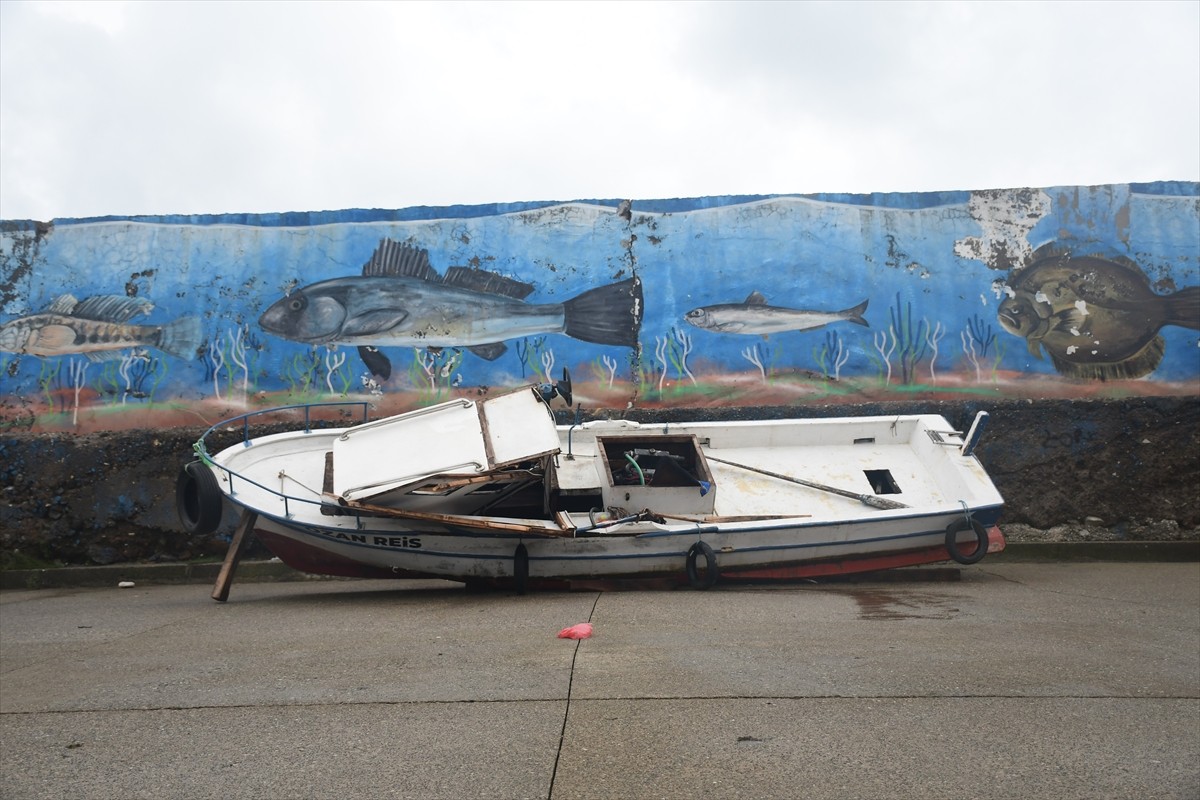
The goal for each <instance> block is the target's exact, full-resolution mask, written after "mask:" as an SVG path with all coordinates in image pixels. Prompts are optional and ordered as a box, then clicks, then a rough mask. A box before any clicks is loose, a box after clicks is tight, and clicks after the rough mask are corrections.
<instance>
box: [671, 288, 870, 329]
mask: <svg viewBox="0 0 1200 800" xmlns="http://www.w3.org/2000/svg"><path fill="white" fill-rule="evenodd" d="M868 302H869V301H868V300H863V301H862V302H861V303H859V304H858V305H856V306H854V307H853V308H847V309H845V310H843V311H805V310H802V309H797V308H782V307H780V306H771V305H767V298H766V297H764V296H763V295H762V294H761V293H759V292H751V293H750V296H749V297H747V298H746V300H745V302H742V303H722V304H720V305H714V306H701V307H700V308H693V309H692V310H691V311H689V312H687V314H685V315H684V320H686V321H687V322H688V323H689V324H691V325H695V326H696V327H697V328H703V329H704V330H706V331H715V332H716V333H741V334H749V335H759V336H768V335H770V334H772V333H782V332H784V331H810V330H813V329H815V328H822V327H824V326H826V325H831V324H833V323H835V322H853V323H854V324H855V325H865V326H867V327H870V325H869V324H868V323H867V321H866V319H864V318H863V314H864V313H866V311H867V303H868Z"/></svg>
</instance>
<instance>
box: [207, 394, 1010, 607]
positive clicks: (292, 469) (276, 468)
mask: <svg viewBox="0 0 1200 800" xmlns="http://www.w3.org/2000/svg"><path fill="white" fill-rule="evenodd" d="M444 405H445V408H443V407H437V408H434V409H432V411H429V410H426V411H422V412H418V415H417V416H418V417H419V416H420V415H421V414H425V415H427V416H426V417H423V418H420V419H419V424H420V425H421V426H422V432H423V434H424V435H425V438H426V442H425V444H424V448H425V449H429V448H430V444H429V442H430V441H436V438H434V439H430V437H429V429H430V427H431V426H436V423H437V421H438V417H437V415H438V414H439V413H442V412H441V411H439V410H438V409H439V408H441V409H442V410H443V411H449V412H450V413H453V414H455V415H457V416H456V421H455V423H454V425H455V426H456V428H455V429H456V430H457V429H459V428H461V427H462V419H463V414H465V413H468V412H466V411H464V409H470V408H471V404H470V403H469V402H467V401H459V402H458V403H457V404H444ZM451 405H453V408H450V406H451ZM469 413H471V414H473V413H474V411H470V412H469ZM481 416H482V415H481ZM494 416H495V415H494ZM526 421H528V420H526ZM533 422H534V423H535V424H539V425H540V424H542V423H541V422H539V421H537V420H533ZM414 424H417V422H416V418H413V419H410V415H402V416H401V417H398V418H393V420H392V421H389V420H383V421H381V423H372V424H371V425H372V426H379V425H382V427H377V428H376V429H373V430H372V431H371V432H370V433H369V436H370V437H374V438H368V437H365V436H362V435H361V434H360V433H358V432H357V431H358V430H360V429H358V428H337V429H325V430H309V429H307V425H306V430H303V431H293V432H288V433H283V434H274V435H270V436H264V437H261V438H257V439H249V438H247V440H246V441H245V442H243V443H241V444H237V445H234V446H233V447H229V448H226V449H225V450H222V451H221V452H219V453H217V454H216V455H215V456H211V457H210V458H209V459H208V460H207V461H206V464H207V465H208V468H209V469H211V470H212V472H213V474H214V476H215V477H216V480H217V484H218V485H219V487H220V491H221V493H222V494H223V495H224V497H225V498H226V499H227V500H228V501H231V502H232V503H234V504H236V505H238V506H240V507H242V508H244V509H245V510H246V511H248V512H252V513H253V514H255V515H256V520H255V523H254V531H255V532H256V533H257V534H258V536H259V537H260V538H261V539H262V541H263V542H264V543H265V544H266V545H267V546H268V547H269V548H270V549H271V550H272V551H273V552H274V553H275V554H276V555H278V556H279V557H280V558H281V559H282V560H283V561H285V562H286V563H288V564H290V565H292V566H293V567H296V568H297V569H301V570H304V571H309V572H317V573H325V574H334V575H350V576H364V577H380V576H385V575H391V576H396V577H435V578H447V579H452V580H461V581H468V582H475V581H478V582H506V581H514V580H515V581H517V582H518V583H522V584H523V583H524V582H525V581H531V582H538V581H556V580H557V581H585V580H591V579H615V578H651V577H676V578H682V577H683V576H685V575H689V576H690V577H691V578H692V580H693V582H695V573H696V570H697V565H699V566H701V567H704V568H705V570H707V571H711V572H712V573H713V574H715V573H716V572H719V573H720V574H722V575H746V576H753V575H756V574H761V575H765V574H777V575H778V574H788V575H794V576H801V575H817V574H830V573H839V572H853V571H861V570H864V569H880V568H883V567H888V566H898V565H903V564H916V563H930V562H936V561H944V560H947V559H949V558H951V557H952V556H953V557H955V558H957V559H958V560H962V559H961V558H958V555H957V553H958V552H959V551H961V552H966V553H967V554H968V555H970V556H972V558H971V559H970V560H971V561H974V560H978V558H980V557H982V555H983V552H979V551H976V547H979V548H987V550H988V551H991V552H994V551H996V550H999V549H1002V548H1003V538H1002V537H1001V536H1000V534H999V531H998V530H997V529H995V527H994V526H995V523H996V521H997V518H998V516H999V512H1000V508H1001V505H1002V502H1003V501H1002V500H1001V498H1000V495H999V494H998V493H997V492H996V490H995V487H994V486H993V485H992V483H991V481H990V479H989V478H988V476H987V474H986V472H985V471H984V470H983V468H982V466H981V465H980V464H979V462H978V460H977V459H976V458H975V457H974V456H973V455H970V454H966V455H964V454H963V451H965V450H968V448H966V447H964V443H963V437H962V436H961V434H958V433H956V432H953V431H950V426H949V424H948V423H947V422H946V421H945V420H944V419H942V418H941V417H938V416H934V415H911V416H903V417H901V416H894V417H864V418H850V419H823V420H821V419H816V420H784V421H764V422H731V423H689V424H669V425H661V424H660V425H645V426H641V425H638V424H637V423H631V422H626V421H614V422H608V421H604V422H595V423H589V424H585V425H582V426H570V427H568V426H561V427H559V428H557V438H558V445H559V447H558V450H559V452H558V453H557V454H554V453H553V452H551V453H550V454H548V455H547V447H548V445H547V440H546V436H547V434H545V432H542V433H541V435H540V439H539V440H538V441H537V443H536V444H531V445H530V446H531V447H534V448H535V450H536V453H537V454H538V457H539V458H541V459H544V460H543V461H542V462H541V463H543V464H545V471H546V475H545V476H544V477H543V476H540V475H539V478H540V479H541V484H540V488H538V487H535V489H536V491H538V492H541V491H543V490H544V489H546V488H547V487H550V488H551V489H552V491H547V492H546V498H547V499H546V505H547V506H549V507H547V508H544V509H543V510H542V511H543V513H541V514H538V515H529V516H528V517H520V516H514V515H507V516H505V515H499V516H486V515H484V514H481V513H474V514H472V513H467V512H464V511H463V510H462V507H463V504H467V503H471V502H474V503H475V504H476V505H478V504H479V502H480V501H479V500H478V499H477V497H478V496H476V495H473V494H472V493H473V492H478V491H480V489H479V488H478V486H479V482H480V481H486V480H487V479H488V478H489V477H494V476H495V475H496V474H497V470H494V469H490V467H489V466H488V465H483V466H481V465H480V464H479V463H477V462H479V461H484V460H486V459H485V458H484V457H483V456H482V455H472V456H471V457H470V459H469V460H470V461H471V463H473V464H474V465H475V466H476V467H479V470H478V472H477V473H472V474H471V475H467V476H466V478H465V479H463V480H461V482H462V483H463V484H471V486H467V487H466V488H464V489H462V490H461V491H458V490H454V489H453V487H451V488H449V489H446V488H445V486H448V485H449V484H446V483H444V482H443V483H437V480H442V479H443V478H444V473H438V472H437V471H436V470H435V471H431V472H430V474H431V475H439V474H440V475H442V477H441V478H438V479H437V480H435V479H434V478H430V477H429V476H426V478H425V479H422V480H425V481H428V482H426V483H424V484H423V483H422V481H416V482H413V481H411V480H408V479H407V478H405V479H404V480H400V479H396V478H395V476H394V475H391V476H390V477H388V475H390V473H388V469H389V465H392V464H394V463H396V462H404V463H403V464H402V466H401V467H398V468H397V469H400V471H401V472H403V473H405V474H406V475H407V474H408V473H410V472H411V471H412V469H413V467H412V463H413V462H414V459H416V460H417V461H420V459H421V458H422V454H421V453H415V454H414V453H412V452H404V448H403V443H404V441H405V439H404V438H403V435H404V427H403V426H405V425H414ZM503 424H506V423H504V422H503V421H502V420H501V419H499V418H498V419H496V420H494V421H493V422H492V425H493V426H494V427H495V428H500V426H501V425H503ZM388 426H391V428H390V429H389V428H388ZM550 426H551V428H550V431H551V432H550V434H549V436H550V437H551V439H553V437H554V436H555V430H554V428H553V424H552V423H550ZM367 427H370V426H364V428H363V430H365V429H366V428H367ZM487 427H488V426H487V425H485V426H484V432H485V434H486V433H488V431H487ZM493 435H494V436H495V438H497V439H499V438H501V436H502V435H503V432H502V431H501V433H500V434H493ZM533 438H535V439H536V438H538V437H533ZM635 439H636V440H637V441H638V442H639V443H643V442H649V443H651V444H653V443H655V442H657V441H659V440H661V441H664V442H665V441H668V440H671V441H674V440H687V441H694V442H695V447H696V448H697V449H698V450H700V451H702V452H703V455H698V456H696V458H697V459H699V460H700V461H702V462H704V463H703V465H702V466H701V465H693V469H694V470H696V471H699V470H701V469H702V470H703V473H704V477H705V478H706V480H705V481H704V482H703V483H704V485H705V487H706V488H705V489H703V490H701V489H697V488H696V487H695V486H686V487H685V486H672V487H670V488H668V489H665V490H659V489H653V488H651V487H650V486H647V485H645V483H646V482H645V480H644V479H643V481H642V484H643V485H637V483H636V481H635V482H634V485H632V486H624V485H616V486H614V485H605V480H608V484H612V483H613V481H612V476H611V475H609V474H608V473H607V472H606V471H605V469H606V461H605V457H606V456H605V452H606V451H605V445H604V444H603V443H604V442H608V444H607V447H608V448H609V450H612V449H613V448H614V447H617V448H620V447H624V446H626V445H627V443H630V442H634V440H635ZM347 441H351V445H352V446H353V448H354V449H353V451H351V450H349V449H344V450H342V451H341V452H343V453H348V452H353V453H354V457H355V459H356V460H355V464H356V470H357V473H356V475H357V476H359V477H356V478H355V479H356V480H359V481H360V482H361V480H362V478H361V476H364V475H366V476H370V475H373V474H376V473H378V474H380V475H383V476H384V477H383V478H381V479H380V480H379V481H378V484H379V486H382V487H383V488H382V489H379V490H378V491H380V492H382V494H381V495H379V497H381V498H382V499H379V500H378V501H377V502H379V503H382V504H385V505H386V504H388V503H392V504H393V505H395V506H397V507H401V508H404V509H407V511H405V512H401V513H415V515H416V516H418V517H421V518H415V519H414V518H409V517H405V516H390V515H387V514H386V513H384V515H382V516H381V515H380V514H381V513H383V512H386V511H387V508H384V507H383V506H373V505H366V504H359V505H355V504H354V503H353V502H347V501H346V500H345V499H344V498H345V497H348V496H350V495H351V494H352V491H356V490H346V491H345V492H344V493H341V492H339V493H335V494H333V495H331V493H330V491H329V490H330V487H331V486H334V485H337V479H336V478H335V477H334V473H335V472H336V470H335V468H334V467H333V466H327V465H331V464H333V463H334V462H336V459H337V454H338V453H339V449H338V448H339V446H341V447H344V448H349V447H350V446H351V445H344V444H339V443H344V442H347ZM372 441H378V442H380V443H381V447H380V449H379V451H378V452H374V451H373V450H372V449H371V448H372ZM506 446H507V447H509V448H510V449H511V448H512V444H511V437H510V440H509V443H508V444H506ZM628 446H629V447H632V445H628ZM550 449H551V450H552V449H553V448H552V447H551V448H550ZM449 450H453V453H452V454H451V455H447V456H446V457H447V458H449V459H450V460H451V461H453V462H454V463H456V464H458V463H460V462H462V461H463V458H464V457H463V456H462V455H461V451H462V447H458V448H449ZM488 453H489V454H491V453H492V450H491V449H489V450H488ZM490 457H491V456H490V455H489V456H488V458H490ZM626 457H627V458H629V456H628V455H626ZM343 458H345V456H343ZM432 458H433V459H434V460H435V461H436V455H435V456H432ZM616 460H619V459H616ZM364 461H367V462H371V463H378V465H379V468H378V470H364V469H363V468H362V467H363V462H364ZM519 461H520V453H515V454H514V458H513V459H510V460H509V462H508V463H509V464H510V465H511V464H514V463H518V462H519ZM457 469H458V470H459V471H460V473H461V471H462V469H463V468H462V467H458V468H457ZM348 474H349V473H348ZM475 474H477V475H478V476H480V477H473V475H475ZM551 474H552V475H553V478H552V479H551V477H550V475H551ZM507 475H508V476H509V477H510V478H511V477H512V476H513V473H507ZM800 475H803V476H804V477H803V478H800V477H798V476H800ZM789 476H793V477H794V479H791V478H789ZM410 477H411V476H410ZM517 477H521V478H523V477H524V475H523V472H521V470H518V471H517ZM457 478H459V479H462V478H463V476H462V475H461V474H458V475H457ZM805 479H807V480H808V481H812V483H805ZM345 480H347V478H345V477H343V481H345ZM405 480H408V483H405ZM797 482H800V483H805V485H798V483H797ZM397 486H399V487H401V488H400V489H396V487H397ZM709 486H711V488H707V487H709ZM414 487H416V488H417V490H413V489H414ZM832 487H838V488H832ZM368 488H369V489H370V490H371V491H376V489H375V488H374V484H372V485H371V486H370V487H368ZM504 488H505V487H504V486H499V487H498V488H497V487H493V490H495V491H499V490H502V489H504ZM388 492H390V493H391V494H388ZM601 492H603V493H604V494H603V501H602V500H601V494H600V493H601ZM639 492H641V494H639ZM655 492H659V494H657V495H656V494H655ZM710 492H711V493H710ZM331 496H332V497H334V498H336V499H337V501H338V502H340V503H341V505H340V506H339V505H337V504H336V503H331ZM473 496H474V497H476V499H475V500H472V499H471V498H472V497H473ZM552 496H553V497H552ZM539 497H540V496H539ZM647 497H649V498H650V499H649V501H648V502H650V503H651V504H653V505H658V504H659V503H660V502H661V503H662V504H663V506H664V508H665V507H671V508H672V509H673V513H667V512H665V511H664V512H663V513H662V514H656V513H652V514H649V515H641V516H637V512H639V511H641V510H642V508H644V506H643V507H639V506H640V504H641V503H644V502H647V500H646V498H647ZM690 498H695V500H694V502H695V503H696V504H697V505H696V507H697V508H698V509H701V510H699V511H697V512H696V513H694V514H688V513H677V512H678V509H675V508H674V506H670V504H671V503H675V504H678V503H681V502H682V503H684V504H685V508H684V511H685V512H686V510H687V504H688V503H691V502H693V500H692V499H690ZM886 498H890V499H886ZM881 501H882V502H888V503H891V504H892V505H895V506H897V507H894V508H893V507H885V508H878V507H874V506H872V505H870V504H871V503H873V502H881ZM626 502H628V503H630V504H632V505H631V506H630V507H629V508H619V507H616V504H620V503H626ZM593 506H599V507H598V508H593ZM581 508H582V509H587V510H582V511H581V510H580V509H581ZM371 509H374V511H372V510H371ZM380 509H382V512H381V511H380ZM447 510H449V511H450V512H451V513H449V514H445V515H443V514H441V513H438V512H442V511H447ZM589 510H590V512H591V513H589ZM650 510H651V511H654V510H655V509H654V508H651V509H650ZM597 511H599V512H600V516H599V519H598V518H597V516H596V512H597ZM622 514H629V515H630V516H629V517H622V516H621V515H622ZM614 517H615V518H616V519H614ZM952 526H953V527H954V528H955V530H954V532H952V533H948V529H950V528H951V527H952ZM984 531H986V533H984ZM698 543H701V544H698ZM697 548H700V549H699V551H698V550H697ZM689 559H690V560H691V564H690V565H689ZM710 562H711V563H710ZM964 563H967V562H964ZM689 566H690V567H691V568H690V569H689Z"/></svg>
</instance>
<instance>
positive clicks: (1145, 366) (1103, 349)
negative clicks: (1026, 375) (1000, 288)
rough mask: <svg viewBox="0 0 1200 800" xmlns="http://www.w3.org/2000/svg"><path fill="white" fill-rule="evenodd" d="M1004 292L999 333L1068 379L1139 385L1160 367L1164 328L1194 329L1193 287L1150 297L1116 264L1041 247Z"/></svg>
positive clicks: (1138, 273) (1145, 286) (1198, 307)
mask: <svg viewBox="0 0 1200 800" xmlns="http://www.w3.org/2000/svg"><path fill="white" fill-rule="evenodd" d="M1005 291H1006V292H1007V293H1008V297H1007V298H1006V299H1005V300H1004V301H1003V302H1002V303H1001V304H1000V310H999V312H998V316H999V320H1000V325H1001V326H1002V327H1003V328H1004V329H1005V330H1006V331H1008V332H1009V333H1011V334H1013V335H1015V336H1021V337H1023V338H1024V339H1025V340H1026V343H1027V345H1028V347H1029V353H1030V354H1031V355H1033V356H1035V357H1036V358H1042V357H1043V355H1042V353H1043V351H1045V353H1046V354H1048V355H1049V356H1050V361H1051V363H1053V364H1054V368H1055V369H1056V370H1058V371H1059V372H1060V373H1062V374H1063V375H1068V376H1071V377H1074V378H1088V379H1096V380H1116V379H1122V378H1140V377H1143V376H1145V375H1148V374H1150V373H1151V372H1153V371H1154V370H1155V369H1156V368H1157V367H1158V364H1159V362H1160V361H1162V357H1163V353H1164V348H1165V345H1164V343H1163V339H1162V337H1161V336H1159V335H1158V331H1159V330H1160V329H1161V328H1162V327H1163V326H1165V325H1178V326H1181V327H1184V328H1191V329H1192V330H1197V329H1200V286H1191V287H1188V288H1186V289H1183V290H1181V291H1178V292H1175V293H1174V294H1170V295H1160V294H1156V293H1155V292H1154V290H1153V289H1152V288H1151V287H1150V279H1149V278H1148V277H1147V276H1146V274H1145V273H1144V272H1143V271H1142V270H1141V268H1140V267H1138V265H1137V264H1135V263H1134V262H1133V261H1130V260H1129V259H1126V258H1124V257H1121V256H1117V257H1115V258H1101V257H1098V256H1072V255H1071V254H1070V253H1069V252H1067V251H1064V250H1062V249H1060V248H1058V247H1056V246H1055V245H1053V244H1051V245H1046V246H1043V247H1041V248H1038V250H1037V251H1035V252H1034V254H1033V258H1032V259H1031V261H1030V263H1029V265H1028V266H1026V267H1023V268H1022V269H1020V270H1017V271H1016V272H1015V277H1012V279H1011V280H1010V281H1009V282H1008V284H1007V288H1006V289H1005Z"/></svg>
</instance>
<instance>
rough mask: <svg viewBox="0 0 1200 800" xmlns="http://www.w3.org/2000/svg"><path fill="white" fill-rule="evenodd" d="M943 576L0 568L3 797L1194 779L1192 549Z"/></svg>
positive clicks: (1038, 793)
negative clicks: (262, 576) (213, 576)
mask: <svg viewBox="0 0 1200 800" xmlns="http://www.w3.org/2000/svg"><path fill="white" fill-rule="evenodd" d="M961 575H962V578H961V580H959V581H954V582H941V581H934V582H929V581H912V582H887V583H884V582H854V583H833V584H796V585H784V586H755V585H719V586H718V587H717V588H716V589H714V590H711V591H708V592H696V591H691V590H687V589H680V590H676V591H621V592H606V593H599V592H574V593H539V594H530V595H526V596H515V595H510V594H504V593H494V594H481V593H473V592H469V591H467V590H465V589H463V588H461V587H459V586H458V585H457V584H450V583H442V582H437V581H421V582H407V583H406V582H382V581H316V582H301V583H235V584H234V587H233V592H232V595H231V597H230V601H229V602H228V603H227V604H219V603H215V602H213V601H212V600H210V599H209V598H208V589H207V587H204V586H197V585H183V586H138V587H135V588H132V589H117V588H115V587H113V588H102V589H43V590H37V591H29V590H14V591H6V592H3V593H0V797H3V798H5V799H6V800H9V799H10V798H13V799H15V798H38V797H47V798H49V797H55V798H59V797H80V798H107V797H114V798H116V797H120V798H131V797H154V798H175V797H179V798H191V797H197V798H203V797H239V798H241V797H251V798H253V797H261V798H283V797H322V798H323V797H345V798H385V797H412V798H553V800H563V799H565V798H639V799H640V798H652V797H667V798H699V797H711V798H801V797H803V798H908V797H912V798H1100V797H1129V798H1154V797H1161V798H1191V799H1192V800H1194V799H1195V798H1197V797H1200V564H1197V563H1195V562H1190V563H1144V564H1121V563H1067V564H1046V563H1012V562H995V563H990V562H984V563H983V564H981V565H979V566H976V567H971V568H966V569H964V570H962V573H961ZM583 621H591V622H592V623H593V625H594V626H595V635H594V637H593V638H591V639H588V640H584V641H582V642H573V641H569V640H562V639H557V638H556V637H555V634H556V633H557V632H558V630H560V629H561V628H563V627H566V626H568V625H572V624H574V623H577V622H583Z"/></svg>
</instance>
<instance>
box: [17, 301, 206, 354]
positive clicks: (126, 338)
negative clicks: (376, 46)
mask: <svg viewBox="0 0 1200 800" xmlns="http://www.w3.org/2000/svg"><path fill="white" fill-rule="evenodd" d="M153 308H154V304H153V303H151V302H150V301H149V300H146V299H145V298H141V297H126V296H124V295H96V296H94V297H89V298H87V299H86V300H76V299H75V298H74V297H72V296H71V295H69V294H64V295H62V296H60V297H58V298H56V299H55V300H54V301H53V302H52V303H51V304H50V305H49V307H47V308H46V310H45V311H43V312H42V313H40V314H32V315H30V316H27V317H18V318H17V319H14V320H10V321H9V322H6V323H4V324H3V325H0V351H3V352H6V353H22V354H28V355H33V356H66V355H75V354H82V355H84V356H86V357H87V358H88V359H89V360H91V361H107V360H110V359H117V358H121V357H122V355H121V351H123V350H128V349H130V348H135V347H152V348H154V349H156V350H161V351H162V352H164V353H167V354H169V355H173V356H177V357H179V358H186V359H193V358H195V357H196V353H197V351H198V350H199V349H200V345H201V342H202V340H203V337H202V334H201V330H200V320H199V318H198V317H182V318H180V319H177V320H175V321H174V322H171V323H168V324H166V325H133V324H130V322H129V320H131V319H133V318H134V317H136V316H138V315H139V314H149V313H150V311H151V310H152V309H153Z"/></svg>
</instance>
